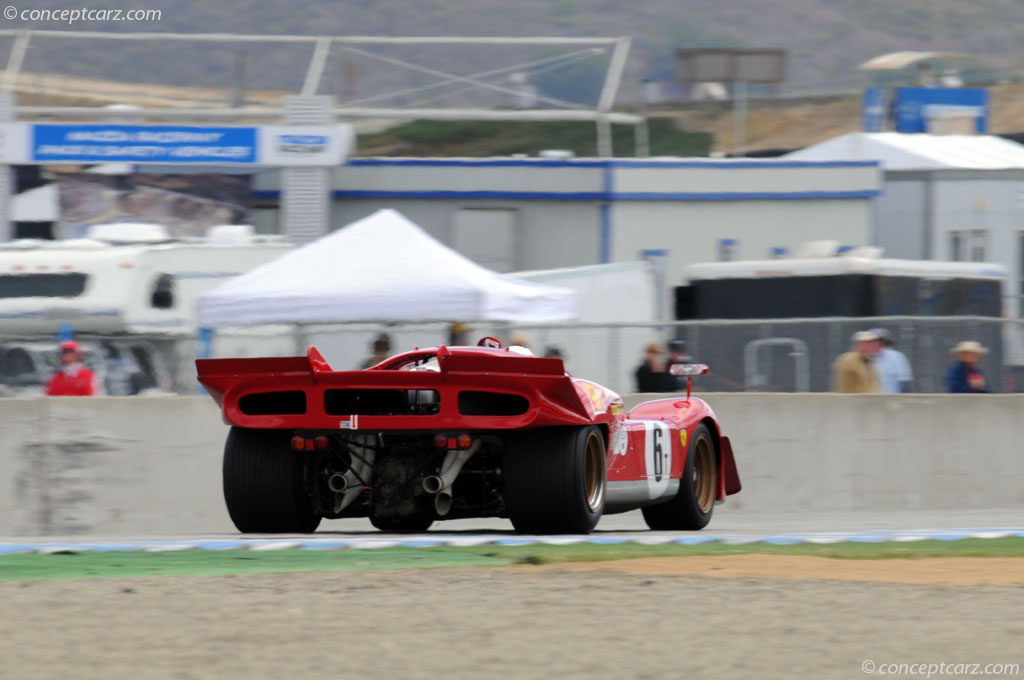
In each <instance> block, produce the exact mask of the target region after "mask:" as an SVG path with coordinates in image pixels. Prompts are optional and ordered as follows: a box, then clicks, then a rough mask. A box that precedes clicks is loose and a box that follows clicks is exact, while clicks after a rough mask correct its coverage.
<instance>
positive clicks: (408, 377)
mask: <svg viewBox="0 0 1024 680" xmlns="http://www.w3.org/2000/svg"><path fill="white" fill-rule="evenodd" d="M434 361H436V365H433V366H432V367H431V369H430V370H416V369H417V368H421V367H422V366H423V364H424V362H430V363H433V362H434ZM196 367H197V369H198V375H199V382H200V383H202V384H203V385H204V386H205V387H206V389H207V390H209V393H210V395H211V396H212V397H213V398H214V400H215V401H216V402H217V403H218V404H219V405H220V406H221V408H222V410H223V417H224V420H225V422H226V423H228V424H230V425H236V426H239V427H244V428H255V429H291V430H335V431H337V430H362V431H391V432H394V431H402V430H408V431H419V432H424V431H451V430H463V431H475V430H478V431H492V432H493V431H501V430H520V429H533V428H541V427H549V426H581V425H591V424H593V425H599V426H601V427H602V429H603V430H604V432H605V437H606V451H607V464H608V468H607V469H608V482H609V487H610V488H613V487H614V486H615V483H616V482H634V483H635V482H646V483H647V487H648V488H647V489H646V493H647V496H646V497H647V498H648V499H657V498H661V497H662V496H663V491H664V490H665V488H666V487H667V482H668V480H669V479H676V480H677V479H679V478H680V476H681V475H682V471H683V467H684V465H685V462H686V452H687V444H688V442H689V441H690V440H691V439H692V437H693V435H694V431H695V430H696V429H697V427H699V426H700V425H701V424H702V423H703V424H705V425H707V427H708V429H709V430H710V431H711V436H712V438H713V439H714V440H715V444H716V450H717V452H718V466H717V468H718V487H717V493H716V498H717V499H718V500H724V499H725V497H726V496H727V495H730V494H734V493H736V492H738V491H739V490H740V481H739V476H738V474H737V471H736V463H735V460H734V457H733V452H732V446H731V445H730V443H729V438H728V437H726V436H724V435H723V434H722V433H721V430H720V428H719V426H718V422H717V420H716V419H715V415H714V413H713V412H712V410H711V408H710V407H709V406H708V405H707V404H706V403H705V402H703V401H701V400H700V399H696V398H684V397H675V398H668V399H659V400H655V401H649V402H645V403H643V404H640V405H639V406H637V407H636V408H634V409H633V410H632V411H630V412H629V413H628V414H626V413H625V412H624V408H623V402H622V398H621V397H620V396H619V395H618V394H616V393H615V392H612V391H611V390H609V389H607V388H605V387H602V386H600V385H598V384H596V383H593V382H590V381H587V380H582V379H579V378H573V377H570V376H569V375H568V374H566V372H565V368H564V366H563V363H562V360H561V359H545V358H538V357H529V356H523V355H520V354H517V353H515V352H511V351H509V350H508V349H493V348H487V347H445V346H441V347H438V348H431V349H424V350H415V351H412V352H406V353H404V354H400V355H398V356H395V357H392V358H390V359H388V360H386V361H384V362H382V363H380V364H378V365H377V366H374V367H372V368H369V369H366V370H359V371H333V370H331V367H330V366H329V365H328V363H327V361H326V360H325V359H324V358H323V356H321V354H320V352H318V351H317V350H316V348H315V347H310V349H309V352H308V353H307V355H306V356H305V357H283V358H260V359H200V360H198V361H196ZM337 390H342V391H352V392H357V391H360V390H367V391H373V390H390V391H395V390H402V391H409V393H410V394H411V393H418V392H423V393H428V394H429V393H430V392H436V401H437V404H438V406H437V409H436V412H432V413H429V414H424V413H407V414H399V415H394V414H387V415H382V414H374V413H366V412H364V413H343V412H337V408H333V409H329V408H328V407H327V403H328V402H329V399H328V396H329V393H331V391H337ZM466 392H469V393H471V394H472V393H481V392H482V393H488V394H499V395H515V396H518V397H521V398H522V399H525V402H523V401H521V400H519V401H516V402H515V403H517V404H522V408H516V409H513V411H514V412H510V413H508V414H502V415H495V414H493V413H492V414H485V415H474V414H472V411H473V409H472V408H465V407H464V405H463V403H462V401H461V400H460V394H462V393H466ZM282 393H285V394H290V395H291V396H290V397H289V399H291V401H287V402H286V403H288V404H289V405H290V406H289V408H288V409H277V410H279V411H281V410H285V411H287V412H272V411H274V410H275V409H273V408H267V407H265V406H264V407H259V408H252V407H249V408H246V407H245V406H244V404H243V403H241V400H242V399H243V397H246V396H247V395H271V397H269V398H270V399H273V398H274V397H273V396H272V395H275V394H277V395H280V394H282ZM297 393H300V394H301V395H304V403H301V401H302V398H301V396H299V395H297ZM432 398H434V395H432ZM297 399H298V401H296V400H297ZM253 403H255V402H253ZM342 403H344V402H342ZM467 411H469V412H467ZM659 456H660V459H659ZM666 469H667V470H668V472H669V474H668V475H667V476H666V475H665V474H664V471H665V470H666Z"/></svg>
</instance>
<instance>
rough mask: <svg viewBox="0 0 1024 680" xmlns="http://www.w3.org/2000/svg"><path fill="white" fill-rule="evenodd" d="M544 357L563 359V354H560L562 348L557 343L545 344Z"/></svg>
mask: <svg viewBox="0 0 1024 680" xmlns="http://www.w3.org/2000/svg"><path fill="white" fill-rule="evenodd" d="M544 358H545V359H562V360H565V355H564V354H562V348H561V347H559V346H558V345H547V346H546V347H545V348H544Z"/></svg>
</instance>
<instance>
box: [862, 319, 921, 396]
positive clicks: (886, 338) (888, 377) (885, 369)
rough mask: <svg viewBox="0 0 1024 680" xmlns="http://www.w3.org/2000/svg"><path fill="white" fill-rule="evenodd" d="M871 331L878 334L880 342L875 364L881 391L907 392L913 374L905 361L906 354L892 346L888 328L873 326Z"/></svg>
mask: <svg viewBox="0 0 1024 680" xmlns="http://www.w3.org/2000/svg"><path fill="white" fill-rule="evenodd" d="M871 332H872V333H874V334H875V335H877V336H878V339H879V342H880V343H881V347H880V348H879V350H878V359H877V360H876V362H875V366H876V367H877V368H878V378H879V380H880V381H881V388H882V392H885V393H887V394H900V393H903V392H909V391H910V384H911V383H912V382H913V380H914V374H913V372H912V371H911V370H910V362H909V361H907V357H906V355H904V354H903V352H901V351H899V350H898V349H896V348H895V347H893V346H892V345H893V342H892V333H890V332H889V329H887V328H873V329H871Z"/></svg>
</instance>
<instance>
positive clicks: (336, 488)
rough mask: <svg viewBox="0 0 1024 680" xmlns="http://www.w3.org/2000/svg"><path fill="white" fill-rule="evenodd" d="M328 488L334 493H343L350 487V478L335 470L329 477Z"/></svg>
mask: <svg viewBox="0 0 1024 680" xmlns="http://www.w3.org/2000/svg"><path fill="white" fill-rule="evenodd" d="M327 488H328V489H330V490H331V491H333V492H334V493H341V492H343V491H344V490H345V489H347V488H348V478H347V477H345V475H343V474H341V473H339V472H335V473H334V474H333V475H331V476H330V477H328V478H327Z"/></svg>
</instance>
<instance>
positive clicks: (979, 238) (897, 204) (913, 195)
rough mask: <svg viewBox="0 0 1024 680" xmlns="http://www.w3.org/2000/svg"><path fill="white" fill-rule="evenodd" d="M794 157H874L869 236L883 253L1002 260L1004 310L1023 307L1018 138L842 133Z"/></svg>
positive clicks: (1023, 209) (1021, 148) (1023, 179)
mask: <svg viewBox="0 0 1024 680" xmlns="http://www.w3.org/2000/svg"><path fill="white" fill-rule="evenodd" d="M787 158H790V159H794V160H817V161H839V160H864V159H869V160H876V161H878V162H879V163H881V164H882V167H883V168H884V172H885V185H884V189H883V191H882V193H881V195H880V196H879V197H878V199H877V207H876V210H877V220H876V222H877V233H875V234H874V235H873V238H872V243H873V244H874V245H878V246H881V247H882V248H884V249H885V255H886V257H895V258H907V259H917V260H948V261H953V262H994V263H997V264H1001V265H1003V266H1004V267H1006V269H1007V271H1008V272H1009V286H1008V289H1006V290H1004V291H1003V293H1004V295H1005V296H1006V297H1005V302H1006V304H1005V306H1004V309H1005V312H1006V313H1007V315H1008V316H1011V317H1014V318H1020V316H1021V315H1022V313H1024V308H1022V306H1021V296H1022V295H1024V145H1021V144H1018V143H1016V142H1013V141H1010V140H1008V139H1002V138H999V137H993V136H987V135H928V134H901V133H897V132H882V133H862V132H856V133H851V134H848V135H843V136H842V137H838V138H836V139H833V140H829V141H827V142H822V143H821V144H818V145H815V146H811V147H808V148H806V149H802V150H800V151H796V152H794V153H791V154H789V156H787Z"/></svg>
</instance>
